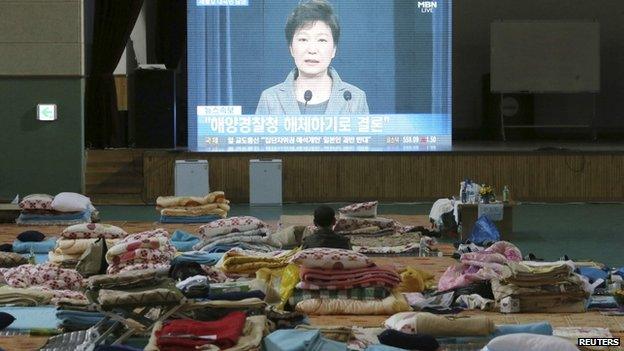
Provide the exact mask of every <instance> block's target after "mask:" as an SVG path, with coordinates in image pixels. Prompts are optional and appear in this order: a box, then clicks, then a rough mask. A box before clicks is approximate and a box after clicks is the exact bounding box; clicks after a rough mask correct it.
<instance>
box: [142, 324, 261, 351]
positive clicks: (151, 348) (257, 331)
mask: <svg viewBox="0 0 624 351" xmlns="http://www.w3.org/2000/svg"><path fill="white" fill-rule="evenodd" d="M162 327H163V323H161V322H157V323H156V324H155V325H154V328H153V329H152V334H151V336H150V339H149V343H148V344H147V345H146V346H145V351H159V350H160V349H159V348H158V346H157V345H158V338H157V336H156V334H157V333H158V332H159V331H160V330H162ZM266 333H268V331H267V318H266V316H262V315H261V316H249V317H247V318H246V320H245V326H244V328H243V333H242V335H241V336H240V338H238V341H237V342H236V345H234V346H232V347H229V348H227V349H226V350H227V351H254V350H259V349H260V344H261V343H262V338H263V337H264V335H265V334H266Z"/></svg>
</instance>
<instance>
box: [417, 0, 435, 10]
mask: <svg viewBox="0 0 624 351" xmlns="http://www.w3.org/2000/svg"><path fill="white" fill-rule="evenodd" d="M418 8H419V9H420V12H422V13H427V12H433V10H434V9H436V8H438V2H437V1H419V2H418Z"/></svg>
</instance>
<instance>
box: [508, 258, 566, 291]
mask: <svg viewBox="0 0 624 351" xmlns="http://www.w3.org/2000/svg"><path fill="white" fill-rule="evenodd" d="M508 265H509V267H510V268H511V273H512V275H511V277H509V278H507V279H505V280H506V281H507V282H509V283H511V284H514V285H517V286H534V285H547V284H555V283H558V282H561V281H563V280H565V279H566V278H567V277H569V276H570V274H571V273H572V272H573V271H574V267H573V264H567V263H566V262H561V261H560V262H552V263H551V262H530V261H525V262H510V263H509V264H508Z"/></svg>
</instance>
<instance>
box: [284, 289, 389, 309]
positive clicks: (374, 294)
mask: <svg viewBox="0 0 624 351" xmlns="http://www.w3.org/2000/svg"><path fill="white" fill-rule="evenodd" d="M389 295H390V290H388V289H386V288H379V287H375V288H352V289H343V290H303V289H295V290H294V291H293V294H292V296H291V297H290V299H289V300H288V302H289V303H290V305H291V306H295V305H297V304H298V303H299V302H301V301H303V300H309V299H334V300H347V299H351V300H361V301H371V300H381V299H385V298H386V297H388V296H389Z"/></svg>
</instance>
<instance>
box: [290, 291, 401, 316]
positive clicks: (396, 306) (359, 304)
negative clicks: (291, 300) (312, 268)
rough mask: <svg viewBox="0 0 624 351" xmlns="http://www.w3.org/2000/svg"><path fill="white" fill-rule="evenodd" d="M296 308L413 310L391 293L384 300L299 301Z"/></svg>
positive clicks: (322, 312)
mask: <svg viewBox="0 0 624 351" xmlns="http://www.w3.org/2000/svg"><path fill="white" fill-rule="evenodd" d="M295 309H296V310H297V311H299V312H303V313H305V314H312V315H344V314H351V315H384V314H385V315H387V314H393V313H398V312H403V311H411V310H412V309H411V307H410V306H409V305H408V304H407V302H406V301H405V299H404V298H403V297H402V296H400V295H390V296H388V297H386V298H385V299H383V300H373V301H361V300H352V299H340V300H337V299H310V300H303V301H301V302H299V303H298V304H297V306H296V307H295Z"/></svg>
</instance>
